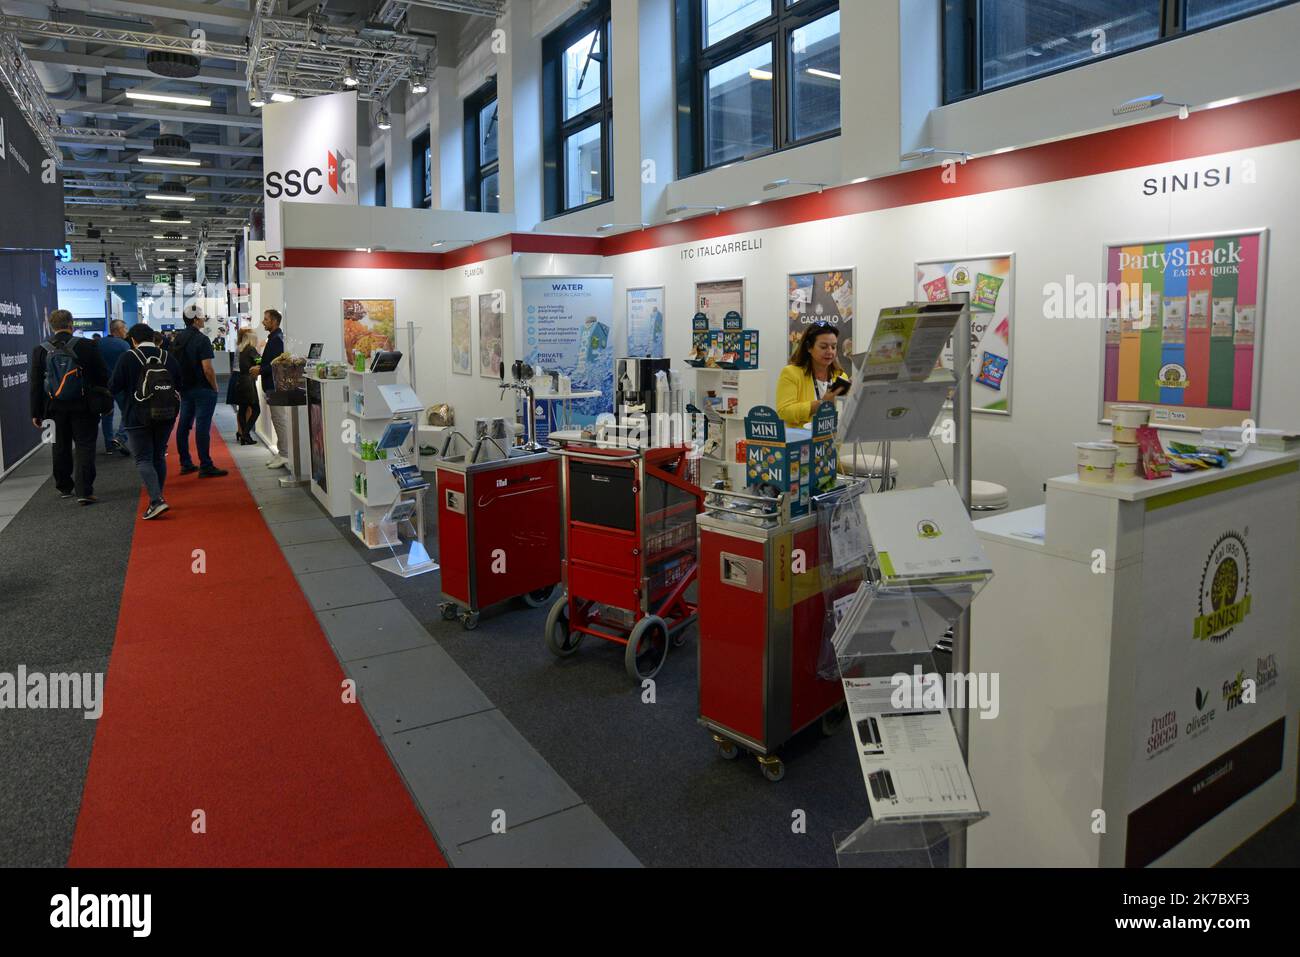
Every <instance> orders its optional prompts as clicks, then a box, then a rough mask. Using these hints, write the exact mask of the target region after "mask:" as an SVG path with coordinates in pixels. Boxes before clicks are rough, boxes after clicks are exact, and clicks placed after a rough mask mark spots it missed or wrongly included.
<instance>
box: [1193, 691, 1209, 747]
mask: <svg viewBox="0 0 1300 957" xmlns="http://www.w3.org/2000/svg"><path fill="white" fill-rule="evenodd" d="M1209 703H1210V693H1209V692H1208V691H1202V690H1201V689H1200V688H1197V689H1196V710H1197V711H1198V712H1201V713H1200V714H1197V716H1196V717H1195V718H1193V719H1192V720H1191V721H1189V722H1187V736H1188V737H1189V738H1194V737H1196V736H1197V735H1199V734H1200V733H1201V732H1202V731H1204V730H1205V729H1206V728H1208V727H1209V726H1210V722H1211V721H1213V720H1214V709H1213V708H1211V709H1210V710H1209V711H1206V710H1205V706H1206V705H1207V704H1209Z"/></svg>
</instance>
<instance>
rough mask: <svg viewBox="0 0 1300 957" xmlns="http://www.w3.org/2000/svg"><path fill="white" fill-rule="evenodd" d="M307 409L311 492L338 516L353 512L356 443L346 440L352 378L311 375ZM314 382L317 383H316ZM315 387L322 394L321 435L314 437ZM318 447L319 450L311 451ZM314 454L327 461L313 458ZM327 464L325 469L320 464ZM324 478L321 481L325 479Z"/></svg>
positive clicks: (304, 414) (308, 474) (307, 476)
mask: <svg viewBox="0 0 1300 957" xmlns="http://www.w3.org/2000/svg"><path fill="white" fill-rule="evenodd" d="M307 380H308V386H307V390H308V392H307V409H306V410H305V411H304V413H303V420H302V427H303V428H304V429H305V430H306V432H307V436H308V446H309V447H308V457H307V458H306V459H304V463H305V464H304V469H305V471H306V473H307V474H306V476H305V477H306V478H310V479H311V494H312V495H313V496H315V498H316V501H318V502H320V503H321V505H323V506H324V507H325V509H326V510H327V511H328V512H329V513H330V514H331V515H333V516H334V517H335V518H342V517H343V516H345V515H350V514H351V512H352V507H351V501H350V497H349V492H350V491H351V489H352V446H351V445H349V444H348V443H346V442H344V441H343V439H344V435H345V432H344V420H345V419H346V418H347V417H348V380H347V379H321V378H318V377H317V376H315V375H314V374H309V375H308V376H307ZM313 383H314V385H313ZM314 388H319V389H320V394H321V413H320V414H321V434H320V437H319V440H317V439H316V438H315V436H313V434H312V433H313V428H312V424H311V422H312V399H311V394H312V391H313V389H314ZM311 446H315V451H314V452H312V451H311ZM312 455H315V457H316V459H317V460H319V459H321V458H322V457H323V458H324V462H323V463H321V462H319V461H313V459H312V457H311V456H312ZM322 464H323V466H324V467H323V468H321V467H320V466H321V465H322ZM322 479H323V480H324V481H321V480H322Z"/></svg>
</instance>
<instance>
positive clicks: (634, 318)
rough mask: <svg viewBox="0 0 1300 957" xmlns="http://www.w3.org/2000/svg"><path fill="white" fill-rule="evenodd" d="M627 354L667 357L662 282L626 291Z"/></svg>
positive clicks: (650, 357)
mask: <svg viewBox="0 0 1300 957" xmlns="http://www.w3.org/2000/svg"><path fill="white" fill-rule="evenodd" d="M627 355H629V356H636V357H638V358H639V357H642V356H644V357H646V358H649V359H662V358H663V357H664V290H663V287H662V286H656V287H654V288H653V289H629V290H628V291H627Z"/></svg>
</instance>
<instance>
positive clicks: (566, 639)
mask: <svg viewBox="0 0 1300 957" xmlns="http://www.w3.org/2000/svg"><path fill="white" fill-rule="evenodd" d="M580 644H582V632H580V631H578V632H574V631H571V630H570V629H569V599H568V598H567V597H565V596H563V595H562V596H560V600H559V601H557V602H556V603H555V604H554V605H552V606H551V610H550V611H549V612H548V613H547V615H546V647H547V648H550V649H551V654H553V655H555V657H557V658H567V657H569V655H571V654H573V653H574V652H575V651H577V650H578V646H579V645H580Z"/></svg>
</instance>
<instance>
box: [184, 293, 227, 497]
mask: <svg viewBox="0 0 1300 957" xmlns="http://www.w3.org/2000/svg"><path fill="white" fill-rule="evenodd" d="M171 353H172V356H173V357H174V358H175V359H176V361H177V363H178V364H179V365H180V370H181V375H180V383H179V384H180V388H181V414H180V422H179V424H178V425H177V426H176V449H177V451H179V452H180V457H181V474H182V475H188V474H189V473H191V472H198V473H199V478H216V477H218V476H221V475H225V474H227V473H226V470H225V469H219V468H217V467H216V465H215V464H213V462H212V451H211V448H212V414H213V412H215V411H216V408H217V374H216V372H215V371H213V368H212V359H213V356H214V355H215V353H213V351H212V343H211V342H210V341H208V337H207V336H205V335H204V334H203V316H202V315H201V314H200V313H199V312H197V311H194V312H190V313H188V314H187V315H186V316H185V328H184V329H183V330H181V333H180V335H178V336H177V337H176V339H175V340H174V341H173V342H172V347H171ZM191 429H193V430H194V446H195V448H196V449H197V450H198V453H199V464H198V465H197V466H195V464H194V462H193V461H192V460H191V459H190V430H191Z"/></svg>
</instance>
